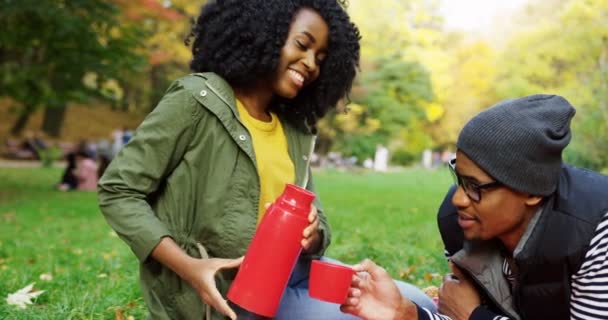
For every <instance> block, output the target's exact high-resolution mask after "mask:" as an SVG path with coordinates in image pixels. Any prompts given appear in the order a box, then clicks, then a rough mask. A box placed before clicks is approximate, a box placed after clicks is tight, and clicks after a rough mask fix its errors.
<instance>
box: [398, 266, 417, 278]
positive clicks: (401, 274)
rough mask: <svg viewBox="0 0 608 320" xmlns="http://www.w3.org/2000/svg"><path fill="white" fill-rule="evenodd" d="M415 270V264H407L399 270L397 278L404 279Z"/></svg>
mask: <svg viewBox="0 0 608 320" xmlns="http://www.w3.org/2000/svg"><path fill="white" fill-rule="evenodd" d="M414 271H416V266H409V267H407V268H405V269H403V270H401V271H400V272H399V278H401V279H405V278H407V277H409V276H410V275H411V274H412V273H414Z"/></svg>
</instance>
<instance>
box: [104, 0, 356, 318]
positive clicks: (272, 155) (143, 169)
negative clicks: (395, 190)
mask: <svg viewBox="0 0 608 320" xmlns="http://www.w3.org/2000/svg"><path fill="white" fill-rule="evenodd" d="M191 36H192V37H193V38H194V42H193V46H192V53H193V59H192V61H191V64H190V67H191V69H192V70H193V71H194V72H195V74H193V75H190V76H187V77H184V78H181V79H179V80H177V81H175V82H174V83H173V84H172V85H171V86H170V88H169V89H168V91H167V92H166V93H165V96H164V97H163V99H162V100H161V102H160V103H159V104H158V106H157V107H156V108H155V109H154V111H152V112H151V113H150V115H148V117H147V118H146V119H145V120H144V122H143V123H142V124H141V126H140V127H139V128H138V129H137V131H136V132H135V135H134V137H133V138H132V140H131V141H130V142H129V144H127V145H126V146H125V147H124V148H123V149H122V151H121V152H120V153H119V154H118V155H117V157H116V158H115V159H114V160H113V161H112V163H111V164H110V166H109V167H108V169H107V170H106V173H105V174H104V176H103V178H102V179H101V181H100V184H99V202H100V207H101V210H102V211H103V213H104V215H105V217H106V219H107V220H108V222H109V224H110V225H111V226H112V228H114V229H115V230H116V232H117V233H118V234H119V235H120V236H121V238H122V239H123V240H125V241H126V242H127V243H128V244H129V245H130V246H131V248H132V250H133V251H134V253H135V254H136V255H137V257H138V258H139V260H140V262H141V267H140V276H141V284H142V287H143V288H142V291H143V295H144V298H145V301H146V303H147V305H148V308H149V310H150V313H151V315H152V318H154V319H200V318H201V315H204V314H205V312H206V311H207V312H208V311H209V310H212V314H213V315H212V316H211V317H212V318H214V319H223V316H222V314H223V315H225V316H228V317H230V318H232V319H234V318H235V313H234V311H233V310H232V309H231V308H230V307H229V306H228V305H227V303H226V301H225V300H224V298H223V297H222V295H223V294H225V293H226V291H227V289H228V287H229V285H230V283H231V281H232V279H233V278H234V275H235V272H236V270H235V269H234V268H235V267H237V266H238V265H239V264H240V262H241V260H240V259H235V258H237V257H240V256H243V255H244V253H245V251H246V249H247V245H248V243H249V242H250V240H251V239H252V237H253V234H254V232H255V228H256V225H257V223H258V221H259V220H260V219H261V218H262V216H263V214H264V211H265V204H266V203H268V202H272V201H274V199H275V198H276V197H277V196H279V194H280V193H281V191H282V190H283V188H284V185H285V183H294V184H297V185H300V186H302V187H306V188H307V189H309V190H311V191H313V192H314V188H313V184H312V179H310V168H309V159H310V155H311V153H312V152H313V149H314V134H315V133H316V123H317V120H318V119H319V118H320V117H322V116H323V115H324V114H325V113H326V112H327V111H328V109H329V108H331V107H333V106H335V105H336V104H337V102H338V100H340V99H341V98H342V97H344V96H345V95H346V94H347V93H348V91H349V89H350V87H351V84H352V81H353V78H354V77H355V74H356V69H357V66H358V61H359V38H360V37H359V32H358V30H357V28H356V27H355V26H354V25H353V24H352V23H351V22H350V20H349V18H348V16H347V14H346V13H345V11H344V9H343V8H342V7H341V5H340V3H338V2H336V1H335V0H271V1H269V0H225V1H220V0H217V1H212V2H210V3H208V4H207V5H205V6H204V7H203V9H202V12H201V15H200V16H199V17H198V19H197V22H196V24H195V26H194V28H193V32H192V35H191ZM309 221H310V225H309V226H308V227H307V228H306V229H305V231H304V233H303V236H302V237H303V238H302V246H303V255H302V258H301V259H300V262H299V263H298V265H297V267H296V272H294V275H293V276H292V279H291V280H290V284H289V288H288V289H287V290H286V292H285V294H284V297H283V300H282V302H281V307H280V310H279V313H278V315H277V319H281V318H283V319H284V318H288V319H304V318H306V317H308V318H309V319H320V318H319V314H322V315H323V319H326V318H327V319H337V318H340V317H342V316H345V317H346V315H342V314H341V313H340V312H339V310H338V306H337V305H331V304H328V303H322V302H320V301H318V302H316V300H311V299H310V298H308V294H307V292H306V287H307V282H308V281H307V274H308V272H307V271H308V269H307V268H308V266H309V264H310V259H312V258H319V257H320V256H321V255H322V254H323V252H324V251H325V249H326V248H327V246H328V245H329V242H330V230H329V226H328V224H327V221H326V219H325V216H324V215H323V213H322V211H321V210H320V204H319V202H318V200H316V201H315V203H314V206H313V208H311V212H310V215H309ZM298 270H299V271H298ZM218 289H219V290H218ZM220 292H221V294H220ZM201 300H202V301H203V302H204V303H202V302H201ZM314 303H317V304H315V305H314V306H313V305H312V304H314ZM296 305H297V307H296ZM208 306H211V309H209V308H208ZM311 306H312V307H311ZM314 308H317V309H314ZM296 309H298V310H299V311H298V310H296ZM313 310H318V311H317V312H321V313H317V314H316V315H315V314H313V313H312V312H311V311H313ZM298 312H300V313H302V314H301V315H300V314H299V313H298ZM207 317H209V315H207Z"/></svg>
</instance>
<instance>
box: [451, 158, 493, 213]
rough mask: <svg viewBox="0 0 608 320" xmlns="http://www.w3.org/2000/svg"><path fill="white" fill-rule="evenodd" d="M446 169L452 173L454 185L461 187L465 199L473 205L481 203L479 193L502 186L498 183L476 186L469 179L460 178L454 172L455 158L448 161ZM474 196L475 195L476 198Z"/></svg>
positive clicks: (476, 184)
mask: <svg viewBox="0 0 608 320" xmlns="http://www.w3.org/2000/svg"><path fill="white" fill-rule="evenodd" d="M448 168H449V169H450V172H451V173H452V178H454V182H455V183H456V185H457V186H459V187H462V190H464V193H465V194H466V195H467V197H468V198H469V199H471V201H473V202H475V203H479V202H481V193H482V192H481V191H482V190H483V189H489V188H494V187H500V186H503V185H504V184H503V183H501V182H499V181H492V182H487V183H482V184H478V183H475V182H472V181H470V179H467V178H464V177H462V176H460V174H458V172H457V171H456V158H452V159H451V160H450V161H448ZM471 188H472V189H471ZM472 192H474V193H472ZM475 195H477V197H476V196H475ZM476 198H477V199H476Z"/></svg>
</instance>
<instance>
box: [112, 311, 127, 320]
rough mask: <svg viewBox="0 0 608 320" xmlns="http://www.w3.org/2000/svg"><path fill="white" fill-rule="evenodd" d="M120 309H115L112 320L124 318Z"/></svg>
mask: <svg viewBox="0 0 608 320" xmlns="http://www.w3.org/2000/svg"><path fill="white" fill-rule="evenodd" d="M122 312H123V311H122V310H116V311H115V312H114V320H125V317H123V316H122Z"/></svg>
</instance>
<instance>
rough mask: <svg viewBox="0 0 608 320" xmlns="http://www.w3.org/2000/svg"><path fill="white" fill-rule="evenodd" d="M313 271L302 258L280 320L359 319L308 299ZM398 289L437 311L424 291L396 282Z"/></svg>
mask: <svg viewBox="0 0 608 320" xmlns="http://www.w3.org/2000/svg"><path fill="white" fill-rule="evenodd" d="M321 260H323V261H329V262H332V263H337V264H343V263H341V262H339V261H337V260H333V259H329V258H326V257H323V258H321ZM309 270H310V261H305V260H303V259H300V260H299V261H298V263H297V264H296V266H295V267H294V270H293V272H292V274H291V278H290V279H289V282H288V284H287V288H286V289H285V292H284V293H283V298H282V299H281V304H280V306H279V311H278V312H277V314H276V316H275V319H276V320H354V319H359V318H357V317H355V316H352V315H350V314H345V313H342V312H341V311H340V305H338V304H335V303H330V302H324V301H321V300H317V299H314V298H311V297H309V296H308V272H309ZM395 283H396V284H397V287H398V288H399V290H400V291H401V294H402V295H403V296H404V297H407V298H409V299H410V300H412V301H413V302H415V303H416V304H417V305H419V306H421V307H425V308H428V309H429V310H432V311H436V309H437V308H436V307H435V304H434V303H433V300H431V299H430V298H429V297H428V296H427V295H426V294H424V293H423V292H422V290H420V289H418V288H417V287H415V286H413V285H411V284H409V283H405V282H401V281H395Z"/></svg>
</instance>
